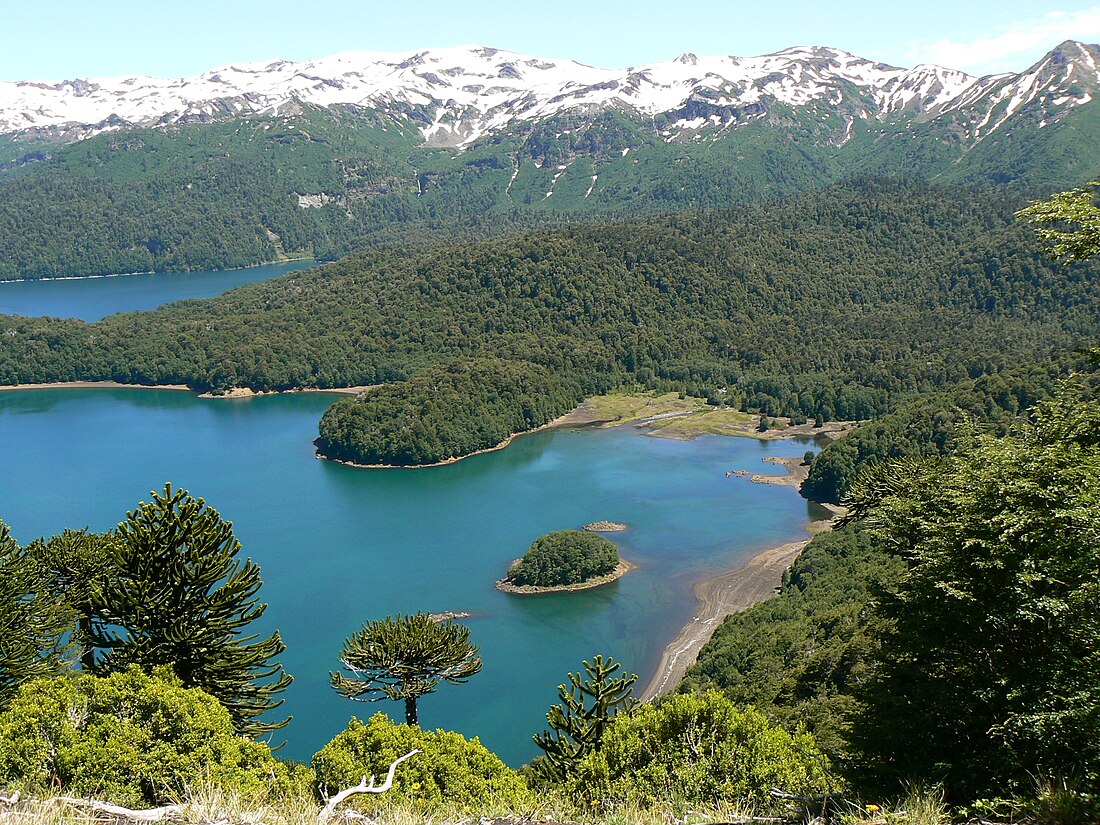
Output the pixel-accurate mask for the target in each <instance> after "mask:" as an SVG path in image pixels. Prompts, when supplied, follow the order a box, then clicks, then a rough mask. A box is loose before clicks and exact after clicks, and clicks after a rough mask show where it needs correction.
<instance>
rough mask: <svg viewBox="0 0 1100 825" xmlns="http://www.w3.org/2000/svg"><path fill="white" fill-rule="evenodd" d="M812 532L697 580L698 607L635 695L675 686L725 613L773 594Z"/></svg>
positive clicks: (813, 527)
mask: <svg viewBox="0 0 1100 825" xmlns="http://www.w3.org/2000/svg"><path fill="white" fill-rule="evenodd" d="M830 509H832V508H830ZM831 525H832V521H814V522H811V523H810V524H809V525H807V529H808V530H809V531H810V533H811V534H816V533H820V532H822V531H824V530H828V529H829V528H830V526H831ZM812 537H813V536H812V535H811V536H808V537H807V538H804V539H801V540H800V541H792V542H788V543H787V544H782V545H780V546H779V547H773V548H771V549H770V550H765V551H764V552H763V553H759V554H757V555H755V556H753V557H752V558H751V559H749V560H748V561H747V562H745V563H744V564H742V565H740V566H738V567H735V568H734V569H733V570H728V571H726V572H725V573H720V574H718V575H717V576H712V577H710V578H708V579H704V580H703V581H700V582H697V583H696V584H695V588H694V591H695V598H696V599H698V600H699V607H698V609H697V610H696V611H695V615H694V616H693V617H692V619H691V621H690V622H688V623H687V624H686V625H685V626H684V629H683V630H681V631H680V634H679V635H678V636H677V637H676V638H675V639H674V640H673V641H672V642H671V643H670V644H669V645H668V647H666V648H665V651H664V653H663V654H661V662H660V664H659V665H658V666H657V671H656V673H654V674H653V677H652V678H651V679H650V680H649V682H648V683H647V684H646V686H645V690H643V691H642V692H641V693H640V694H639V696H640V698H641V700H642V701H643V702H648V701H649V700H650V699H652V698H653V697H655V696H659V695H660V694H662V693H666V692H667V691H670V690H672V689H673V688H675V687H676V685H678V684H679V683H680V680H681V679H683V678H684V673H685V672H686V671H687V669H688V667H690V666H691V665H692V664H694V663H695V660H696V659H697V658H698V656H699V651H700V650H702V649H703V645H705V644H706V643H707V642H708V641H709V640H710V637H711V636H712V635H713V634H714V631H715V629H716V628H717V627H718V625H720V624H721V623H722V621H723V619H725V618H726V616H728V615H730V614H731V613H738V612H740V611H742V610H747V609H748V608H750V607H752V606H753V605H755V604H759V603H760V602H762V601H764V600H765V599H769V598H771V597H772V596H773V595H775V592H776V590H777V589H778V587H779V585H780V584H781V583H782V581H783V574H784V573H785V572H786V570H787V568H788V567H790V566H791V565H792V564H793V563H794V560H795V559H796V558H798V554H799V553H801V552H802V549H803V548H804V547H805V546H806V545H807V544H809V543H810V539H811V538H812Z"/></svg>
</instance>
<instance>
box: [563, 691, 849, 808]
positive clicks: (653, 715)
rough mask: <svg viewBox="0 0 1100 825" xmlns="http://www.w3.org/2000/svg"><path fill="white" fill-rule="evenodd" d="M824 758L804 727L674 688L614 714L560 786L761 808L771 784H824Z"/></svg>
mask: <svg viewBox="0 0 1100 825" xmlns="http://www.w3.org/2000/svg"><path fill="white" fill-rule="evenodd" d="M826 764H827V763H826V761H825V758H824V756H823V755H822V754H821V751H820V750H819V749H818V748H817V745H816V744H815V743H814V740H813V738H812V737H810V736H809V735H808V734H805V733H799V734H793V735H792V734H790V733H788V732H787V731H784V730H782V729H781V728H779V727H775V726H773V725H771V724H769V722H768V720H767V719H766V718H765V717H764V715H763V714H762V713H760V712H759V711H756V710H755V709H753V708H751V707H746V708H743V709H742V708H738V707H737V706H736V705H734V704H733V702H731V701H730V700H729V699H726V698H725V697H723V696H722V695H721V694H718V693H714V692H710V693H706V694H703V695H702V696H694V695H686V694H681V695H676V696H672V697H670V698H669V699H667V700H665V701H663V702H661V703H660V704H656V705H650V704H643V705H639V706H638V707H637V708H635V709H634V710H633V711H632V712H631V713H621V714H619V715H618V716H616V717H615V719H614V721H613V722H612V723H611V725H610V726H609V727H608V729H607V732H606V733H605V734H604V737H603V744H602V746H601V747H600V749H599V750H597V751H594V752H592V753H590V754H589V755H588V756H587V757H585V759H584V760H582V761H581V763H580V765H579V766H578V769H577V771H576V773H575V775H574V777H573V778H572V779H571V780H570V781H568V782H567V783H566V785H565V787H566V789H567V790H568V791H569V792H571V793H572V794H573V795H574V796H575V797H578V798H581V799H597V800H600V801H602V802H604V803H605V804H617V803H624V802H625V803H632V804H638V805H645V806H649V805H654V804H657V803H666V804H667V803H669V802H686V803H704V804H714V803H715V802H716V801H719V800H727V801H733V802H741V803H747V804H749V805H751V806H753V807H754V808H756V809H758V810H767V809H768V808H769V806H770V807H773V808H774V806H775V800H773V799H771V798H770V796H769V790H770V789H771V788H774V787H778V788H783V789H785V790H788V791H790V792H792V793H796V794H803V795H810V794H814V793H822V792H825V791H828V790H830V788H829V780H828V777H827V776H826V774H825V767H826Z"/></svg>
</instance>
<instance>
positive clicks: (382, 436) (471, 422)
mask: <svg viewBox="0 0 1100 825" xmlns="http://www.w3.org/2000/svg"><path fill="white" fill-rule="evenodd" d="M580 400H581V391H580V388H579V387H578V385H577V384H576V383H572V382H569V381H565V380H562V379H561V378H559V377H558V376H556V375H554V374H553V373H551V372H550V371H549V370H547V369H546V368H545V367H540V366H537V365H535V364H530V363H524V362H522V361H499V360H495V359H484V358H483V359H473V360H468V361H460V362H455V363H451V364H445V365H440V366H433V367H428V368H427V369H425V370H423V371H422V372H419V373H417V374H416V375H415V376H413V377H412V378H410V379H409V380H408V381H402V382H400V383H397V384H387V385H385V386H384V387H381V388H379V389H377V390H374V391H372V392H368V393H363V394H362V395H360V396H359V397H358V398H346V399H344V400H342V401H337V402H336V403H335V404H333V405H332V406H331V407H329V409H328V410H327V411H326V412H325V414H324V416H322V418H321V423H320V432H321V437H320V439H319V440H318V442H317V443H318V449H319V452H320V453H321V455H323V456H326V457H327V458H336V459H340V460H341V461H350V462H353V463H355V464H368V465H387V466H395V467H408V466H418V465H424V464H437V463H439V462H442V461H447V460H448V459H452V458H461V457H462V456H466V455H470V454H471V453H476V452H478V451H479V450H487V449H490V448H493V447H496V446H497V445H498V444H500V443H502V442H503V441H506V440H507V439H508V438H509V437H510V436H511V435H513V434H514V433H520V432H526V431H527V430H533V429H535V428H536V427H540V426H542V425H543V424H545V423H547V422H548V421H551V420H552V419H554V418H557V417H558V416H559V415H562V414H564V413H566V412H568V411H569V410H571V409H573V407H575V406H576V405H577V403H578V402H579V401H580Z"/></svg>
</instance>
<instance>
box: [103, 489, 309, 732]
mask: <svg viewBox="0 0 1100 825" xmlns="http://www.w3.org/2000/svg"><path fill="white" fill-rule="evenodd" d="M152 495H153V500H152V501H151V502H148V503H146V502H142V503H141V504H140V505H139V507H138V508H137V510H135V511H134V512H132V513H128V514H127V516H126V521H124V522H122V523H121V524H120V525H119V526H118V530H117V537H118V542H117V544H116V545H115V547H114V559H113V561H114V564H115V566H116V567H117V571H118V572H117V576H116V578H115V580H114V581H113V582H112V583H111V585H110V586H109V587H108V588H107V590H106V592H105V594H104V603H105V604H106V606H107V611H108V622H109V624H110V625H111V626H114V627H117V628H119V630H117V631H116V630H112V631H109V632H107V633H105V634H104V635H103V637H102V638H101V639H100V640H99V643H100V644H101V645H102V646H103V647H105V648H106V649H107V652H106V654H105V655H104V656H103V657H102V659H100V660H99V661H98V662H97V663H96V665H95V671H96V673H98V674H107V673H113V672H118V671H123V670H125V669H126V668H127V667H128V666H129V665H131V664H138V665H140V666H141V667H142V669H143V670H145V671H146V672H152V669H153V668H154V667H156V666H157V665H169V666H170V667H171V668H172V669H173V670H174V671H175V673H176V675H177V676H179V678H180V680H181V681H182V682H183V685H184V687H198V688H202V689H203V690H205V691H206V692H207V693H209V694H211V695H212V696H214V697H216V698H217V699H218V700H219V701H220V702H221V703H222V704H223V705H225V707H226V708H227V709H228V710H229V714H230V716H231V717H232V719H233V725H234V727H235V728H236V729H237V731H238V732H239V733H241V734H245V735H250V736H251V735H256V734H262V733H266V732H269V731H271V730H275V729H278V728H281V727H283V726H285V725H286V724H287V722H289V721H290V720H289V719H285V720H283V721H281V722H260V721H258V717H259V716H261V715H262V714H263V713H265V712H266V711H268V710H271V709H272V708H275V707H278V706H279V705H281V704H282V699H276V698H275V696H276V695H277V694H278V693H280V692H282V691H283V690H285V689H286V687H287V685H289V684H290V681H291V678H290V676H289V675H287V674H286V673H284V672H283V671H282V666H281V665H280V664H278V663H277V662H276V663H273V662H272V659H273V658H274V657H275V656H278V655H279V654H280V653H282V652H283V650H284V649H285V645H284V644H283V642H282V639H281V638H280V637H279V633H278V631H276V632H275V633H273V634H272V635H271V636H269V637H267V638H266V639H262V640H259V641H257V639H258V638H259V637H258V636H257V635H250V636H245V635H242V633H243V631H244V628H246V627H247V626H248V625H249V624H251V623H252V622H253V621H255V620H256V619H258V618H260V616H262V615H263V613H264V611H265V610H266V609H267V605H266V604H262V603H260V602H259V601H258V600H257V598H256V592H257V591H258V590H259V589H260V585H261V584H262V581H261V579H260V568H259V566H258V565H256V564H254V563H253V562H252V560H251V559H247V560H246V561H245V562H244V564H241V563H240V562H239V561H236V560H235V559H236V556H237V553H238V552H239V551H240V549H241V544H240V542H239V541H237V539H236V537H235V536H234V535H233V525H232V524H231V523H230V522H227V521H223V520H222V518H221V516H219V515H218V513H217V511H215V510H213V509H212V508H210V507H207V506H206V502H205V501H203V500H202V499H201V498H200V499H195V498H192V497H191V495H190V494H189V493H188V492H187V491H186V490H177V491H173V490H172V485H171V484H167V485H165V488H164V494H163V495H159V494H157V493H153V494H152Z"/></svg>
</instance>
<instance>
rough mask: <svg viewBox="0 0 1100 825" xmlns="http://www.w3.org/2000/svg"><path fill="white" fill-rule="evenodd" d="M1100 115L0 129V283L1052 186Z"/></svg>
mask: <svg viewBox="0 0 1100 825" xmlns="http://www.w3.org/2000/svg"><path fill="white" fill-rule="evenodd" d="M698 105H703V104H701V103H700V104H698ZM421 117H422V115H421ZM1097 117H1098V115H1097V113H1096V107H1093V106H1088V107H1082V109H1081V110H1080V111H1079V112H1075V113H1074V114H1073V116H1072V117H1070V118H1065V119H1060V120H1059V121H1058V122H1057V123H1055V124H1052V125H1050V126H1049V127H1048V128H1044V129H1039V128H1036V126H1035V124H1034V123H1032V122H1030V121H1028V119H1027V118H1024V119H1020V120H1018V121H1014V122H1013V123H1012V124H1008V125H1006V126H1004V127H1002V129H1001V130H1000V132H999V133H998V135H995V136H991V137H990V138H989V139H987V140H985V141H982V142H981V143H979V144H977V145H976V146H973V147H967V146H965V144H964V143H963V142H961V141H959V140H958V138H957V135H955V134H954V133H953V132H952V131H951V129H950V127H948V128H946V129H945V124H943V123H940V122H930V123H922V124H913V123H909V122H907V121H899V122H897V123H894V124H890V125H886V124H872V123H865V122H863V121H862V120H861V119H858V118H857V119H856V121H855V122H847V121H846V119H845V116H844V115H843V114H842V113H841V112H838V111H834V110H832V109H825V110H824V111H821V110H818V109H814V108H807V109H803V108H799V107H793V108H792V107H789V106H786V105H782V104H776V105H775V106H774V107H773V109H772V111H771V112H770V113H769V116H768V117H767V118H765V119H763V120H752V119H750V120H749V121H747V122H746V123H743V124H742V125H740V126H739V127H738V128H735V129H730V130H725V129H723V130H720V131H719V132H718V133H716V134H713V135H706V136H705V139H700V140H691V141H687V142H681V141H668V140H666V139H664V138H663V137H661V136H660V132H661V129H662V128H664V126H665V125H666V124H665V123H664V119H665V118H664V116H661V117H658V118H657V119H654V120H651V119H649V118H639V117H632V116H629V115H627V114H625V113H622V112H616V111H613V110H605V111H602V112H569V113H563V114H560V115H557V116H555V117H552V118H549V119H547V120H544V121H540V122H537V123H516V124H513V126H512V127H511V128H510V129H509V130H505V131H501V132H498V133H496V134H494V135H492V136H489V137H486V138H483V139H481V140H478V141H476V142H475V143H474V144H472V145H470V146H467V147H464V148H463V149H461V150H458V149H453V148H431V147H427V146H425V145H424V144H423V138H422V136H421V134H420V132H419V128H420V127H421V126H425V125H427V123H426V122H423V121H422V120H418V119H417V118H418V116H417V115H414V116H412V117H411V118H407V117H401V116H398V117H390V116H387V114H385V113H380V112H369V111H364V110H360V109H357V108H354V107H333V108H327V109H326V108H320V107H315V106H310V105H308V104H298V105H296V106H295V107H293V110H292V111H286V112H284V113H281V114H279V115H264V116H255V117H248V118H242V119H236V120H230V121H226V122H216V123H202V124H182V125H171V126H164V127H161V128H156V129H134V130H127V131H122V132H112V133H108V134H103V135H97V136H95V137H92V138H89V139H87V140H83V141H80V142H79V143H75V144H69V145H62V144H57V143H51V142H48V141H43V140H37V141H34V142H20V141H19V140H16V139H8V138H0V279H7V278H16V277H28V278H39V277H56V276H64V275H68V276H72V275H96V274H110V273H120V272H142V271H165V270H173V269H213V268H225V267H233V266H244V265H249V264H257V263H265V262H268V261H273V260H278V259H280V258H281V257H282V256H285V255H290V256H296V257H313V258H315V259H317V260H329V259H334V258H338V257H340V256H342V255H344V254H347V253H349V252H352V251H355V250H356V249H359V248H362V247H363V246H364V245H366V244H371V243H377V242H385V241H386V239H388V238H391V237H393V236H394V235H397V236H405V237H415V236H422V235H424V234H427V233H431V232H443V233H446V234H447V235H448V236H449V237H452V238H455V237H460V236H463V235H465V236H472V237H487V236H496V235H499V234H501V233H504V232H515V231H520V230H530V229H532V228H538V227H540V226H542V227H546V226H554V225H561V224H563V223H577V222H588V223H591V222H599V223H606V222H608V221H609V220H621V219H623V218H626V217H629V216H632V215H638V214H640V213H653V212H658V213H660V212H670V211H680V210H698V209H715V208H726V207H730V206H733V205H737V204H741V203H745V202H749V201H754V200H761V199H767V198H773V197H776V196H786V195H792V194H796V193H799V192H807V191H813V190H817V189H820V188H822V187H825V186H828V185H830V184H833V183H836V182H837V181H841V180H844V179H847V178H849V177H851V176H852V175H861V174H884V175H899V174H904V175H917V176H922V177H924V178H926V179H928V180H937V181H941V182H953V183H968V184H990V183H993V184H1005V183H1011V184H1014V185H1017V186H1024V187H1028V188H1029V190H1030V189H1032V188H1034V189H1035V191H1036V192H1037V193H1040V192H1043V193H1045V192H1047V191H1049V190H1050V188H1052V187H1058V186H1068V185H1071V184H1074V183H1077V182H1079V181H1081V180H1085V179H1087V178H1088V176H1089V175H1095V174H1097V173H1100V156H1098V155H1097V154H1096V149H1095V145H1096V143H1095V140H1092V136H1093V135H1095V133H1096V125H1095V123H1096V120H1097ZM845 134H846V138H845V140H844V141H841V142H839V145H838V136H839V135H845ZM548 192H552V193H553V196H552V197H550V196H548V195H547V193H548Z"/></svg>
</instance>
